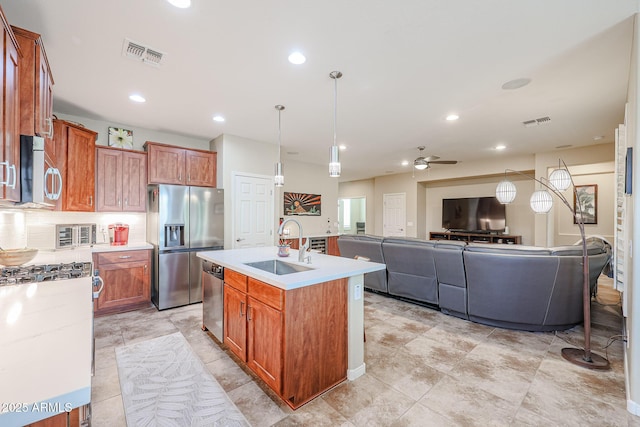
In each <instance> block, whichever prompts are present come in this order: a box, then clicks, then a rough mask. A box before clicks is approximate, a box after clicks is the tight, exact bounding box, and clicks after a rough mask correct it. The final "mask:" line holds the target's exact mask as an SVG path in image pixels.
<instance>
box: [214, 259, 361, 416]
mask: <svg viewBox="0 0 640 427" xmlns="http://www.w3.org/2000/svg"><path fill="white" fill-rule="evenodd" d="M224 281H225V284H224V298H225V302H224V340H223V342H224V344H226V345H227V346H228V348H229V349H230V350H231V351H232V352H233V353H234V354H236V355H237V356H238V358H239V359H240V360H242V361H243V362H245V363H246V364H247V367H249V368H250V369H251V370H252V371H253V372H255V373H256V375H258V377H260V378H261V379H262V380H263V381H264V382H265V384H267V385H268V386H269V387H270V388H271V389H272V390H273V391H275V392H276V393H277V394H278V395H279V396H280V397H281V398H282V399H283V400H284V401H285V402H286V403H287V404H288V405H289V406H291V407H292V408H294V409H295V408H298V407H299V406H301V405H302V404H304V403H306V402H308V401H309V400H311V399H313V398H314V397H316V396H318V395H319V394H321V393H323V392H324V391H326V390H328V389H329V388H331V387H333V386H335V385H336V384H338V383H340V382H342V381H344V380H345V379H346V373H347V283H348V279H340V280H334V281H330V282H324V283H319V284H316V285H311V286H305V287H302V288H297V289H292V290H288V291H285V290H283V289H280V288H278V287H275V286H272V285H269V284H267V283H264V282H261V281H259V280H256V279H254V278H252V277H247V276H245V275H243V274H240V273H238V272H236V271H233V270H230V269H226V270H225V280H224Z"/></svg>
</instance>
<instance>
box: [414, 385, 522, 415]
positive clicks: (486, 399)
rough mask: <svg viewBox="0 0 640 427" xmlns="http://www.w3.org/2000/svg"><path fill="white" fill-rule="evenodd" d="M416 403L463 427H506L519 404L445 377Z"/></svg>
mask: <svg viewBox="0 0 640 427" xmlns="http://www.w3.org/2000/svg"><path fill="white" fill-rule="evenodd" d="M419 402H420V404H421V405H423V406H426V407H427V408H429V409H431V410H432V411H435V412H437V413H438V414H440V415H442V416H444V417H446V418H449V419H451V420H453V421H454V423H457V424H460V425H464V426H483V427H484V426H508V425H509V424H510V423H511V421H512V420H513V419H514V417H515V414H516V412H517V410H518V408H519V404H516V403H512V402H508V401H506V400H504V399H501V398H499V397H498V396H496V395H494V394H491V393H489V392H487V391H485V390H482V389H479V388H477V387H474V386H472V385H469V384H467V383H466V381H465V380H464V379H456V378H453V377H450V376H445V377H444V378H443V379H442V380H441V381H440V382H439V383H438V384H436V385H435V387H433V388H432V389H431V390H430V391H429V392H428V393H427V394H426V395H425V396H424V397H423V398H422V399H420V401H419Z"/></svg>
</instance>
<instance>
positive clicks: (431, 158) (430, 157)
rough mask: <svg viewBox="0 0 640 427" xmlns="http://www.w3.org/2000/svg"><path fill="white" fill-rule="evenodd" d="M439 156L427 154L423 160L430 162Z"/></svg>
mask: <svg viewBox="0 0 640 427" xmlns="http://www.w3.org/2000/svg"><path fill="white" fill-rule="evenodd" d="M439 158H440V157H438V156H429V157H427V158H425V160H426V161H427V162H432V161H434V160H438V159H439Z"/></svg>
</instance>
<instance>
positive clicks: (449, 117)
mask: <svg viewBox="0 0 640 427" xmlns="http://www.w3.org/2000/svg"><path fill="white" fill-rule="evenodd" d="M459 118H460V116H458V115H457V114H449V115H448V116H447V121H449V122H453V121H455V120H458V119H459Z"/></svg>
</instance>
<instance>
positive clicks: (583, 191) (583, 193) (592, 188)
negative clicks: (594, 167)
mask: <svg viewBox="0 0 640 427" xmlns="http://www.w3.org/2000/svg"><path fill="white" fill-rule="evenodd" d="M578 203H579V204H580V205H578ZM573 210H574V212H575V213H576V216H575V217H574V218H573V223H574V224H577V223H578V220H577V217H578V216H579V215H580V211H582V221H583V222H584V223H585V224H597V223H598V186H597V185H596V184H591V185H576V191H575V193H574V194H573Z"/></svg>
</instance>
